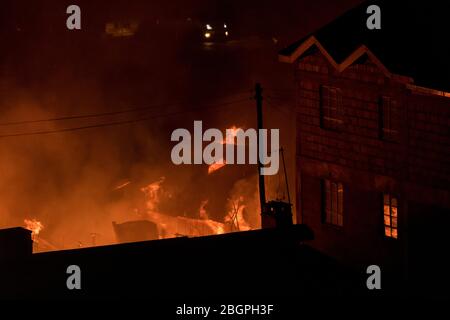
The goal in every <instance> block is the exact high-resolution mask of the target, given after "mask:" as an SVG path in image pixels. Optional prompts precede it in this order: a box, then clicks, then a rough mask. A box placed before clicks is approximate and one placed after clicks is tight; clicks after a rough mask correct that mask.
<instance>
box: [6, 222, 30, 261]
mask: <svg viewBox="0 0 450 320" xmlns="http://www.w3.org/2000/svg"><path fill="white" fill-rule="evenodd" d="M32 253H33V240H31V231H30V230H27V229H24V228H10V229H2V230H0V260H14V259H22V258H26V257H29V256H31V255H32Z"/></svg>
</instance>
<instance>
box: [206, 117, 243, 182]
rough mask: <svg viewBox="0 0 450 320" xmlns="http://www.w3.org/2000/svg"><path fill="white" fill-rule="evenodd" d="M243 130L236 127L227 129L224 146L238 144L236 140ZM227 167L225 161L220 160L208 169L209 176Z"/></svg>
mask: <svg viewBox="0 0 450 320" xmlns="http://www.w3.org/2000/svg"><path fill="white" fill-rule="evenodd" d="M239 130H241V128H238V127H236V126H232V127H231V128H228V129H226V133H227V134H226V137H225V139H224V140H223V141H222V144H233V145H235V144H236V141H235V138H236V136H237V132H238V131H239ZM225 165H226V162H225V160H223V159H222V160H220V161H218V162H216V163H213V164H212V165H210V166H209V168H208V174H211V173H213V172H216V171H217V170H219V169H221V168H223V167H224V166H225Z"/></svg>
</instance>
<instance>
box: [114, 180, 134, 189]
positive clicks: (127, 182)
mask: <svg viewBox="0 0 450 320" xmlns="http://www.w3.org/2000/svg"><path fill="white" fill-rule="evenodd" d="M130 183H131V181H126V182H123V183H121V184H119V185H118V186H116V187H115V188H114V190H120V189H123V188H125V187H126V186H128V185H129V184H130Z"/></svg>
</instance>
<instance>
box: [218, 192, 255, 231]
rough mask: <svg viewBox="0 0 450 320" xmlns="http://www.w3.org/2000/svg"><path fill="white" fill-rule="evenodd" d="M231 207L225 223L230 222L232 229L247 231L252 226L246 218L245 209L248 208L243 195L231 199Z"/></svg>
mask: <svg viewBox="0 0 450 320" xmlns="http://www.w3.org/2000/svg"><path fill="white" fill-rule="evenodd" d="M228 205H229V207H230V209H229V211H228V214H227V216H226V217H225V219H224V220H225V223H228V224H230V227H231V230H232V231H247V230H251V229H252V228H251V227H250V225H249V224H248V222H247V221H246V220H245V218H244V210H245V209H246V205H245V201H244V197H243V196H239V197H237V198H235V199H229V203H228Z"/></svg>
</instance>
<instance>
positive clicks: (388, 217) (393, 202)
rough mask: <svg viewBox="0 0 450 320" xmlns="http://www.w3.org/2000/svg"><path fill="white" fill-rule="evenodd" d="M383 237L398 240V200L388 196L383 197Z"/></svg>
mask: <svg viewBox="0 0 450 320" xmlns="http://www.w3.org/2000/svg"><path fill="white" fill-rule="evenodd" d="M383 213H384V235H385V236H386V237H388V238H394V239H397V238H398V200H397V198H396V197H395V196H392V195H390V194H386V193H385V194H384V195H383Z"/></svg>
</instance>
